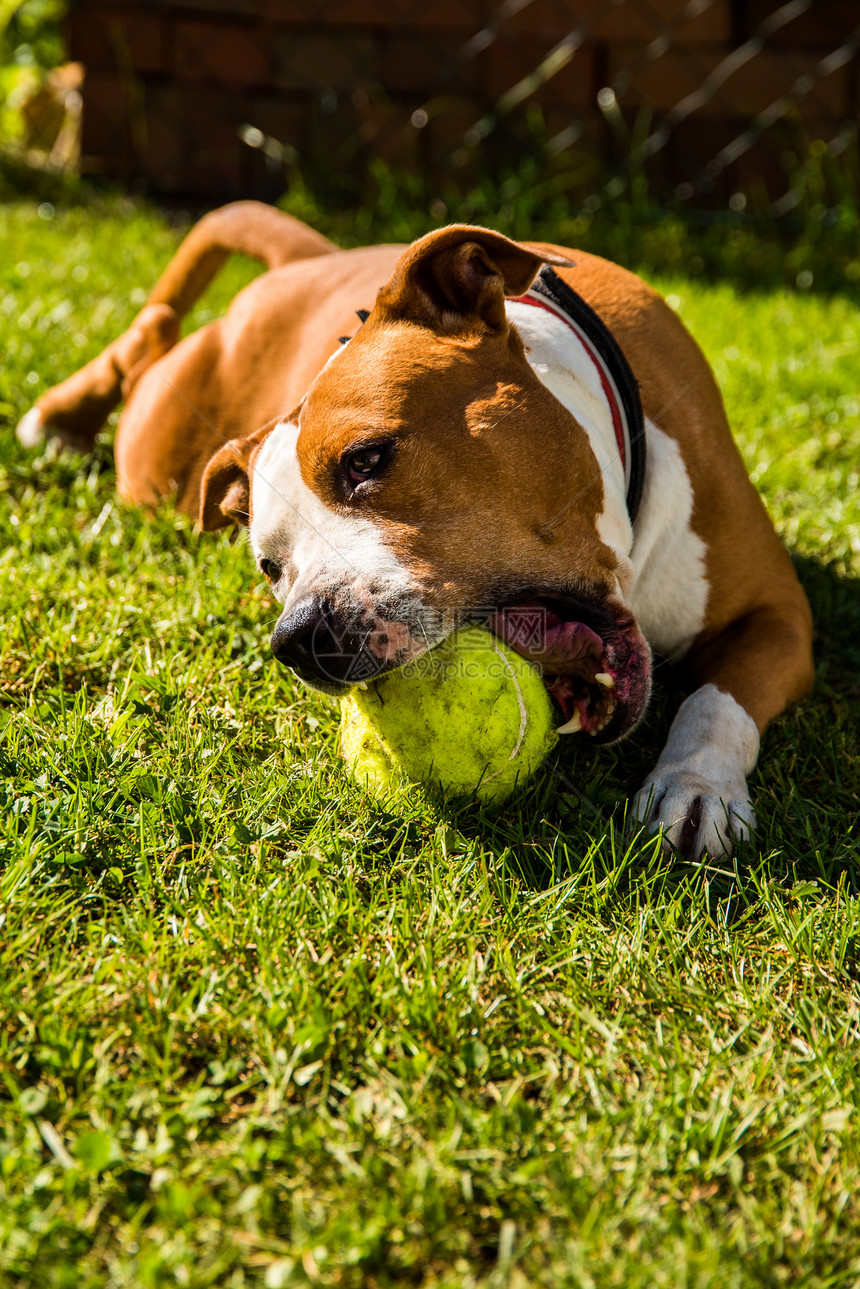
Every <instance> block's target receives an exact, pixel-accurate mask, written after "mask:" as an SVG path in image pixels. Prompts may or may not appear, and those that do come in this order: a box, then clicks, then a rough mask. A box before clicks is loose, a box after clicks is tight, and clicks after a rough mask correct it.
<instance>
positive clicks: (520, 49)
mask: <svg viewBox="0 0 860 1289" xmlns="http://www.w3.org/2000/svg"><path fill="white" fill-rule="evenodd" d="M69 38H70V54H71V56H72V57H73V58H75V59H80V61H81V62H82V63H83V64H84V65H85V68H86V80H85V85H84V94H83V101H84V117H83V137H82V153H83V162H84V166H85V168H86V169H89V170H93V171H100V172H102V173H106V174H110V175H114V176H117V177H120V178H122V179H124V180H126V181H129V182H137V183H141V184H143V185H145V186H146V187H147V188H149V189H150V190H155V191H156V192H160V193H162V194H170V193H175V194H177V195H188V194H195V193H197V194H200V195H202V196H218V197H222V196H230V195H236V194H237V193H242V194H245V195H247V194H257V195H261V196H273V195H276V194H277V192H278V191H279V190H282V189H283V187H284V182H285V174H286V173H289V172H290V169H291V167H294V166H295V165H297V164H298V165H300V166H301V167H302V169H303V170H304V171H305V172H308V171H313V172H314V173H315V174H316V175H317V176H318V177H322V178H323V179H324V180H327V181H329V182H331V183H335V184H337V183H347V181H348V182H349V183H351V184H353V185H355V184H356V183H360V182H361V180H362V177H363V176H364V175H366V174H367V172H368V170H369V169H370V168H372V167H373V164H374V161H375V160H376V159H379V160H382V161H384V162H385V163H387V164H388V165H389V166H393V167H394V168H395V170H399V171H400V172H402V173H403V174H411V175H414V176H416V177H420V178H421V179H422V180H423V181H424V182H425V183H426V184H428V185H429V186H431V187H432V186H433V185H436V187H437V188H439V189H440V190H441V189H443V188H445V187H446V186H450V185H452V184H453V185H455V186H456V185H459V186H460V187H463V186H464V185H468V183H469V182H472V181H473V180H474V176H475V174H476V173H478V172H481V173H485V174H486V173H489V174H491V175H494V176H497V177H498V178H499V181H500V182H503V181H504V176H505V174H508V175H510V174H511V173H513V172H514V170H515V169H516V168H517V167H518V166H519V167H523V166H526V167H531V170H532V172H533V173H538V172H540V173H541V174H543V175H546V174H550V175H553V174H554V175H556V176H557V177H558V179H559V183H560V184H562V185H563V186H564V189H565V192H566V194H567V195H568V197H569V199H570V200H571V202H572V203H574V204H580V205H581V206H582V208H583V209H584V210H586V211H589V210H590V211H595V210H597V209H599V207H600V206H601V205H602V204H603V203H605V202H607V201H613V200H615V199H616V198H617V197H618V196H620V195H621V194H622V193H623V192H624V191H625V190H627V189H630V188H631V187H633V188H635V186H636V185H637V184H639V185H640V186H641V187H642V188H643V189H647V192H648V193H649V194H650V195H651V196H652V197H654V198H656V199H657V200H659V201H672V202H674V203H680V204H681V205H687V206H693V207H702V208H711V209H715V208H716V209H718V208H720V207H725V206H726V205H728V206H729V208H730V209H732V210H735V211H739V210H742V209H744V208H745V207H747V205H748V204H752V205H753V206H755V207H756V208H758V209H761V210H765V211H767V212H769V213H771V214H773V215H784V214H786V213H788V212H790V211H792V210H793V209H794V208H796V207H797V205H798V204H799V203H800V202H801V201H802V200H803V199H804V197H805V196H806V195H807V194H808V192H809V189H810V182H809V180H810V175H811V173H812V171H813V170H814V171H815V173H816V174H820V173H821V172H822V168H824V169H827V168H828V167H829V173H830V182H831V188H830V190H829V196H828V195H826V199H827V200H839V199H840V198H841V199H845V198H849V197H854V198H856V194H857V172H856V147H855V142H856V137H857V129H858V121H860V57H858V54H860V8H858V6H857V4H856V0H789V3H786V4H781V5H776V4H773V3H768V2H767V0H596V2H594V3H588V0H503V3H501V4H499V3H497V2H494V0H436V2H435V3H434V4H432V5H430V4H427V3H426V0H421V2H420V3H419V2H418V0H181V3H180V0H160V3H158V4H157V5H155V4H151V3H143V2H142V0H141V2H140V3H122V4H118V3H113V4H105V3H103V0H78V3H77V4H76V5H75V7H74V9H73V11H72V14H71V17H70V25H69Z"/></svg>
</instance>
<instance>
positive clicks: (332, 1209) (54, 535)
mask: <svg viewBox="0 0 860 1289" xmlns="http://www.w3.org/2000/svg"><path fill="white" fill-rule="evenodd" d="M0 231H2V235H3V245H4V248H5V249H6V250H7V254H6V256H5V257H4V260H3V263H2V265H0V320H2V321H0V325H2V329H3V352H4V355H5V359H4V366H3V369H2V372H0V418H2V428H0V433H2V435H3V454H2V464H0V578H2V595H3V601H2V602H3V631H2V634H0V807H2V808H0V919H2V932H1V933H0V1077H2V1083H0V1117H2V1125H3V1126H2V1136H0V1283H2V1284H4V1285H5V1283H7V1282H8V1283H9V1284H10V1285H16V1286H17V1285H22V1286H31V1285H32V1286H36V1287H37V1289H54V1287H55V1286H75V1289H77V1287H78V1286H83V1287H84V1289H89V1287H92V1289H95V1287H96V1286H103V1285H111V1286H127V1287H128V1289H132V1287H133V1289H138V1287H139V1286H163V1285H172V1284H178V1285H188V1286H192V1287H197V1286H200V1287H202V1286H219V1289H220V1287H221V1286H228V1287H230V1289H240V1287H241V1286H252V1285H253V1286H268V1287H269V1289H272V1287H274V1286H278V1285H289V1286H292V1285H303V1284H323V1285H338V1286H356V1289H358V1287H359V1286H361V1287H362V1289H363V1287H364V1286H374V1285H376V1286H395V1285H396V1286H400V1285H403V1284H415V1285H426V1286H431V1285H433V1286H450V1287H451V1289H454V1287H455V1286H456V1289H465V1287H468V1286H486V1287H487V1289H490V1286H493V1287H496V1286H503V1285H508V1286H513V1287H514V1289H524V1287H525V1286H532V1285H545V1286H553V1287H554V1286H562V1285H570V1286H577V1287H579V1286H589V1285H594V1286H598V1287H599V1289H603V1286H613V1285H624V1286H625V1289H653V1287H654V1286H663V1285H665V1286H696V1287H697V1289H700V1287H705V1286H708V1287H711V1286H713V1287H715V1289H716V1287H717V1286H719V1287H720V1289H723V1287H724V1286H726V1287H728V1286H732V1287H735V1286H737V1287H738V1289H747V1287H748V1286H772V1285H780V1284H785V1285H809V1286H810V1287H811V1286H815V1287H816V1289H819V1286H844V1287H845V1289H848V1286H853V1285H854V1284H856V1283H857V1282H858V1280H860V1236H858V1231H860V1206H858V1199H857V1196H858V1193H860V1187H859V1186H858V1183H860V1175H858V1173H860V1159H858V1136H857V1125H856V1123H855V1118H856V1106H857V1104H858V1099H860V1080H859V1079H858V1073H857V1071H858V1062H857V1042H858V1034H857V1024H858V1016H860V991H858V983H857V981H858V965H860V897H858V889H857V879H858V858H860V847H858V837H857V817H858V804H860V803H858V795H860V754H858V742H857V730H858V713H860V689H858V674H860V643H858V642H860V598H858V577H860V539H858V532H860V522H858V521H860V516H858V502H857V493H858V489H857V461H858V458H860V427H858V416H857V401H856V400H857V390H856V373H857V370H858V368H857V344H856V340H857V335H858V326H860V324H859V323H858V315H857V311H856V307H855V306H854V305H853V304H852V303H851V302H850V301H848V300H847V299H844V298H840V297H836V298H832V299H831V298H824V297H820V296H815V295H811V294H808V293H806V294H804V293H791V292H784V291H782V290H780V291H778V292H769V293H759V294H755V293H752V294H750V293H746V294H745V295H743V296H741V295H739V294H738V293H737V292H735V291H734V290H733V289H732V288H731V287H730V286H729V285H718V286H702V285H691V284H690V283H689V282H687V281H686V280H682V279H678V278H672V279H671V280H669V279H666V280H663V281H658V282H657V283H656V285H657V286H658V287H661V288H662V289H663V290H664V291H665V292H667V293H668V294H669V295H671V296H672V297H673V303H674V306H675V307H676V308H677V309H678V310H679V312H680V314H681V316H682V318H683V319H684V320H685V322H687V324H688V325H689V326H690V327H691V329H692V330H693V332H694V334H695V335H696V336H697V338H698V339H699V340H700V342H701V343H702V345H703V347H704V348H705V350H706V352H707V354H708V356H709V358H710V360H711V362H712V363H713V364H714V367H715V370H716V372H717V375H718V378H719V380H720V382H721V384H722V387H723V390H724V394H725V398H726V402H727V405H728V409H729V413H730V417H731V419H732V422H733V424H734V425H735V427H736V429H737V433H738V438H739V441H740V444H741V448H742V451H743V453H744V456H745V459H746V462H747V464H748V466H749V468H750V470H751V472H752V474H753V477H754V478H755V479H756V482H757V484H758V486H759V488H760V489H761V490H762V492H763V495H764V498H765V501H766V504H767V506H768V508H769V510H770V513H771V514H772V516H773V517H774V520H775V522H776V523H777V525H778V527H779V529H780V531H781V532H782V534H783V536H784V537H785V539H786V541H787V542H788V544H789V546H790V548H791V550H792V554H793V556H794V558H795V560H796V562H797V566H798V570H799V572H800V575H801V577H802V579H803V581H804V584H805V586H806V588H807V591H808V593H809V596H810V599H811V601H812V604H813V609H814V612H815V616H816V650H817V662H818V679H817V682H816V690H815V694H814V696H813V698H812V700H811V701H810V702H809V703H808V704H806V705H805V706H804V707H801V708H798V709H796V710H794V711H792V712H790V713H788V714H787V715H786V716H785V717H783V718H782V719H781V720H780V721H778V722H777V723H776V724H775V726H774V727H773V729H772V730H771V731H770V732H769V733H768V735H767V737H766V739H765V741H764V749H763V757H762V762H761V765H760V768H759V769H758V770H757V771H756V773H755V775H754V793H755V797H756V805H757V809H758V814H759V819H760V829H759V833H758V836H757V839H756V841H755V843H754V844H750V845H748V846H747V847H746V848H744V850H743V852H742V853H741V854H740V855H739V856H738V858H737V860H735V861H727V860H723V861H719V862H717V861H715V862H710V863H707V864H705V865H699V866H684V865H678V864H675V863H673V862H671V861H670V860H668V859H667V858H666V857H665V856H662V855H661V854H660V853H659V852H658V851H657V849H656V847H655V845H654V843H653V841H651V840H649V839H647V838H643V837H641V836H640V837H636V836H633V837H631V836H630V835H629V834H628V833H627V832H626V831H625V827H624V824H625V817H624V816H625V802H626V799H627V797H628V796H629V794H630V793H631V792H632V791H634V790H635V789H636V788H637V787H638V786H639V784H640V783H641V781H642V779H643V777H644V776H645V774H646V773H647V771H648V769H649V768H650V766H651V765H652V764H653V761H654V759H655V758H656V756H657V754H658V752H659V748H660V745H661V741H662V740H663V739H665V735H666V731H667V729H668V724H669V721H670V719H671V714H672V711H673V708H674V705H675V704H676V703H677V701H678V695H677V693H676V692H675V691H674V688H673V682H672V679H671V677H670V675H669V672H668V669H666V668H663V669H661V670H660V671H659V672H658V673H657V676H658V682H659V683H658V687H657V688H658V692H657V696H656V701H655V706H654V710H653V712H652V714H651V716H650V718H649V720H648V721H647V722H646V724H645V725H644V726H643V727H642V728H640V729H639V730H638V731H637V732H636V734H635V736H634V737H633V738H632V739H631V740H629V741H628V742H627V743H626V744H624V745H622V746H620V747H617V748H611V749H600V750H591V749H589V748H586V747H580V746H578V745H577V744H576V742H575V741H574V740H571V741H570V742H568V743H567V744H565V745H564V747H563V748H562V749H561V750H560V751H559V753H558V755H557V760H556V763H555V766H554V768H551V769H548V771H547V773H546V774H545V775H544V776H542V777H541V778H539V779H538V780H536V781H535V782H534V783H533V784H532V785H531V786H530V787H529V788H528V789H527V790H526V791H525V792H524V793H523V794H522V795H521V796H520V797H519V798H517V799H516V800H515V801H514V802H512V803H511V804H510V805H508V806H507V807H505V808H504V809H502V810H497V811H492V810H482V809H479V808H478V807H475V806H470V807H465V808H458V809H442V808H439V807H438V806H434V805H433V804H432V803H430V802H428V801H427V800H426V799H424V798H422V797H421V796H420V795H419V794H410V793H408V792H404V793H402V794H401V795H400V796H399V797H398V798H397V799H396V800H394V801H393V802H392V803H390V804H389V805H388V806H386V807H380V806H378V805H377V804H375V803H373V802H372V801H370V800H368V799H367V797H366V796H364V794H363V793H362V792H361V791H360V790H359V789H358V788H357V787H356V786H355V785H354V784H352V783H350V781H349V779H348V778H347V776H346V774H345V772H344V770H343V768H342V767H341V765H340V763H339V762H338V760H337V757H336V754H335V741H336V726H337V713H336V711H335V710H334V708H333V707H332V706H331V704H330V703H329V702H328V701H327V700H326V699H324V698H322V697H319V696H316V697H315V696H312V695H310V694H309V693H307V692H306V691H304V690H303V689H301V687H300V686H298V685H297V684H295V683H293V682H292V681H290V680H289V679H288V678H287V677H286V676H285V675H284V674H283V673H282V672H281V671H280V669H279V668H277V666H276V665H275V664H274V662H273V661H272V660H271V658H270V656H269V654H268V650H267V639H268V634H269V631H270V629H271V626H272V625H273V622H274V619H275V607H274V605H273V604H272V602H271V600H270V598H269V596H268V593H267V590H266V588H265V587H264V586H262V585H260V584H259V582H258V579H257V576H256V574H255V570H254V567H253V561H252V560H251V558H250V553H249V551H248V549H247V547H246V545H245V543H244V541H243V540H242V539H241V538H240V539H239V540H231V539H230V537H229V536H227V535H224V534H221V535H216V536H212V535H204V536H201V535H198V534H196V533H195V531H194V529H193V526H192V525H191V524H190V522H189V521H187V520H186V519H185V518H183V517H181V516H177V515H175V514H174V513H173V512H172V511H171V509H170V507H169V506H165V507H164V508H163V509H162V510H161V511H160V512H159V513H158V514H157V515H149V516H147V515H143V514H141V513H139V512H136V511H134V510H132V509H130V508H128V507H126V506H124V505H123V504H122V503H121V502H120V501H119V500H118V499H117V498H116V497H115V494H114V480H113V473H112V464H111V457H110V450H109V438H110V433H107V434H106V435H105V436H103V438H102V439H100V441H99V443H98V444H97V447H96V451H95V453H94V455H93V457H92V458H91V459H88V460H82V459H81V458H58V459H55V458H52V457H51V455H50V454H48V453H43V454H37V455H32V454H29V455H28V454H27V453H24V452H23V451H22V450H20V449H19V448H18V446H17V444H16V443H15V440H14V437H13V430H12V427H13V425H14V423H15V421H16V420H17V418H18V417H19V416H20V415H21V414H22V413H23V412H24V411H25V410H26V409H27V407H28V406H29V405H30V403H31V402H32V400H33V398H34V397H35V396H37V395H38V393H39V391H40V390H42V389H44V388H45V386H46V385H47V384H49V383H51V382H54V381H56V380H58V379H61V378H62V377H64V376H65V375H67V374H69V373H70V372H71V371H72V370H74V369H75V368H76V367H77V366H79V365H80V364H81V363H83V362H85V361H87V360H88V359H89V358H91V357H92V356H93V355H94V354H95V353H97V352H98V350H99V348H100V347H101V346H102V345H103V344H104V343H106V342H107V341H108V340H109V339H111V338H112V337H113V336H114V335H115V334H116V332H117V331H118V330H119V329H120V328H122V327H124V326H126V325H127V324H128V322H129V321H130V320H131V318H132V316H133V315H134V312H135V310H136V309H137V308H138V307H139V305H140V303H141V302H142V298H143V293H144V292H145V290H146V288H147V287H148V286H149V285H150V284H151V282H152V281H153V280H154V278H155V276H156V275H157V273H158V271H159V270H160V268H161V267H162V266H163V264H164V263H165V262H166V260H167V258H168V257H169V255H170V253H171V251H172V249H173V248H174V247H175V245H176V244H177V241H178V236H179V234H178V232H177V231H176V230H173V229H171V228H170V227H168V225H167V224H166V223H165V221H164V220H163V219H162V218H161V217H159V216H158V215H156V214H154V213H152V212H149V211H146V210H144V209H139V208H137V207H134V206H132V205H130V204H129V205H125V204H121V205H108V206H105V207H104V208H102V209H99V210H97V211H87V210H86V209H79V210H75V211H72V212H69V213H68V214H62V213H60V214H57V215H56V216H55V217H54V218H53V219H52V220H50V221H45V220H42V219H40V217H39V216H38V214H37V212H36V209H35V207H32V206H28V205H23V204H22V205H20V206H17V207H7V208H4V209H2V210H0ZM379 236H380V237H383V236H385V230H382V229H380V230H379ZM24 265H26V266H27V267H26V269H24V268H22V266H24ZM253 271H254V270H253V269H252V268H251V267H250V266H248V265H246V264H240V265H237V266H233V267H232V268H231V269H230V270H229V271H228V272H227V273H225V275H223V276H222V277H221V278H219V279H218V282H217V284H216V286H215V288H214V289H213V291H212V292H211V293H210V294H209V295H208V296H207V298H206V299H204V300H203V301H201V302H200V304H199V306H198V307H197V309H196V311H195V313H194V315H193V316H192V318H191V320H190V325H195V324H199V323H200V322H203V321H205V320H206V319H207V317H208V316H210V315H211V314H213V313H215V312H217V311H218V310H220V309H221V308H223V307H224V305H225V304H226V302H227V301H228V300H229V299H230V297H231V295H232V293H233V292H234V291H235V290H236V289H237V287H238V286H239V285H240V284H241V283H242V282H244V281H246V280H247V279H248V276H249V275H250V273H252V272H253ZM22 320H23V322H22Z"/></svg>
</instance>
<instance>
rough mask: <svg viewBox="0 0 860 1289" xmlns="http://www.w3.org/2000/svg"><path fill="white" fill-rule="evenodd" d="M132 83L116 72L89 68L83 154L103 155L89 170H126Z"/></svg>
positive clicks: (122, 172)
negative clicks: (95, 70)
mask: <svg viewBox="0 0 860 1289" xmlns="http://www.w3.org/2000/svg"><path fill="white" fill-rule="evenodd" d="M130 88H131V87H130V86H129V83H128V81H127V80H126V79H125V77H123V76H120V75H118V74H117V73H116V72H88V73H87V75H86V77H85V80H84V88H83V100H84V103H83V117H82V124H81V155H82V157H83V158H85V159H87V158H90V159H94V158H100V159H101V164H99V165H98V166H93V165H91V164H89V162H88V163H87V165H86V167H85V168H87V169H89V170H93V169H96V170H101V171H102V172H103V173H106V174H112V175H117V174H125V173H126V171H127V169H128V165H129V162H130V158H131V100H130Z"/></svg>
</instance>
